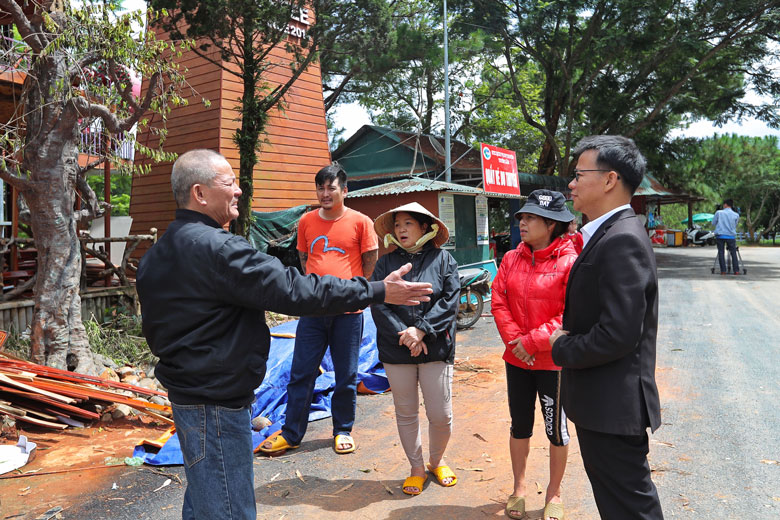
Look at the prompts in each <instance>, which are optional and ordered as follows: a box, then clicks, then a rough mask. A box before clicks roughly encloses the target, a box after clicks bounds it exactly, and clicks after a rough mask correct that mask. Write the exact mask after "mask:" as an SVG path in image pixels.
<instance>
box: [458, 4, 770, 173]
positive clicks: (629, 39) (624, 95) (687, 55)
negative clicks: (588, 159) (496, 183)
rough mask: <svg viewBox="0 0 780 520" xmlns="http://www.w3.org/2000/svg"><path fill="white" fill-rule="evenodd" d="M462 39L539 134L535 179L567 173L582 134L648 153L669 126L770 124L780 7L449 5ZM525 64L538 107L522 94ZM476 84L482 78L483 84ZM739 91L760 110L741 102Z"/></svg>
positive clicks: (531, 96)
mask: <svg viewBox="0 0 780 520" xmlns="http://www.w3.org/2000/svg"><path fill="white" fill-rule="evenodd" d="M452 5H453V8H454V9H457V10H458V13H459V18H458V20H459V22H460V23H459V24H456V25H455V29H456V31H457V32H459V33H460V34H461V35H463V34H471V33H473V32H474V31H475V30H479V31H480V32H481V33H483V34H484V35H486V39H485V42H486V47H485V49H486V52H485V53H484V60H485V62H486V63H489V64H491V65H492V67H493V68H494V70H495V72H496V79H498V78H500V79H501V80H502V81H506V82H507V83H508V84H509V85H510V87H511V97H512V98H513V101H514V104H515V106H516V107H520V108H521V112H522V115H523V117H522V119H523V120H524V121H525V123H527V124H528V125H530V126H532V127H534V128H535V129H536V130H538V131H539V132H541V133H543V134H544V136H545V142H544V146H543V147H542V148H541V153H540V154H539V161H538V172H539V173H546V174H552V173H554V172H555V171H557V172H559V173H560V172H565V171H566V170H567V169H568V167H569V159H570V151H571V147H572V146H573V144H574V143H576V141H577V140H578V139H579V138H580V137H582V136H584V135H588V134H607V133H611V134H622V135H627V136H629V137H634V138H635V139H636V141H637V143H638V144H639V145H640V148H642V149H643V150H646V151H647V152H648V155H649V156H650V164H651V169H653V171H655V168H652V167H654V166H655V165H657V164H658V163H661V162H663V158H659V157H657V156H655V154H654V153H653V152H654V151H655V150H657V149H658V148H660V146H661V144H662V143H663V142H664V141H665V139H666V136H667V135H668V133H669V131H670V130H671V129H672V128H675V127H677V126H678V125H679V124H681V123H684V122H685V121H688V120H695V119H698V118H708V119H713V120H715V121H717V122H725V121H728V120H732V119H738V118H741V117H746V116H753V117H757V118H759V119H761V120H763V121H766V122H767V123H769V124H770V125H774V126H777V125H780V111H779V110H778V102H777V101H778V98H780V80H779V79H778V78H777V77H776V75H773V74H772V73H771V70H769V69H768V68H767V67H766V66H764V65H762V62H763V60H764V59H771V58H772V57H773V50H772V49H773V47H772V45H771V43H772V41H773V40H776V38H777V34H778V30H780V17H778V16H777V10H778V6H780V2H778V1H777V0H773V1H768V2H723V1H722V0H704V1H700V2H679V1H675V0H661V1H657V2H636V1H634V0H611V1H601V0H599V1H594V0H576V1H570V2H535V1H528V0H454V1H453V2H452ZM528 64H533V65H534V67H535V69H536V70H537V71H538V74H539V75H540V81H539V82H538V83H540V84H541V85H543V89H542V91H541V94H542V98H541V100H539V101H537V99H535V97H534V96H535V95H536V94H537V91H535V90H531V91H530V92H529V91H528V90H527V89H526V88H525V84H526V82H525V81H524V79H523V77H522V75H523V74H525V73H527V68H526V67H527V66H528ZM483 80H485V78H483ZM748 86H752V87H753V88H755V89H756V90H758V91H759V92H761V93H762V94H764V95H766V96H769V97H770V101H769V102H768V103H762V104H755V105H754V104H750V103H748V102H746V101H744V94H745V92H746V89H747V88H748Z"/></svg>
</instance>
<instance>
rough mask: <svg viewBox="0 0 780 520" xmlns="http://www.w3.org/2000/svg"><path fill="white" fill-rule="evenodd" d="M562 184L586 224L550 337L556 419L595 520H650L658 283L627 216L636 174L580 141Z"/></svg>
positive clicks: (653, 508)
mask: <svg viewBox="0 0 780 520" xmlns="http://www.w3.org/2000/svg"><path fill="white" fill-rule="evenodd" d="M574 156H575V157H576V158H577V159H576V160H577V164H576V169H575V170H574V179H572V181H571V182H570V183H569V189H571V196H572V199H573V201H574V209H575V210H576V211H580V212H582V213H583V214H584V215H585V216H587V217H588V223H587V224H585V225H584V226H583V227H582V230H581V231H582V236H583V241H584V243H585V246H584V248H583V250H582V253H580V255H579V256H578V257H577V261H576V262H575V263H574V266H573V267H572V268H571V273H570V275H569V283H568V285H567V287H566V306H565V310H564V312H563V326H562V329H558V330H556V331H555V332H553V334H552V335H551V336H550V345H552V359H553V361H554V362H555V364H557V365H559V366H561V367H563V374H562V375H563V381H562V398H563V409H564V411H565V412H566V415H567V416H568V418H569V420H571V421H572V422H573V423H574V424H575V426H576V428H577V438H578V441H579V444H580V455H581V456H582V461H583V464H584V466H585V471H586V472H587V474H588V479H589V480H590V483H591V487H592V488H593V495H594V497H595V499H596V505H597V507H598V509H599V513H600V515H601V518H603V519H605V520H630V519H642V520H650V519H652V520H660V519H662V518H663V512H662V510H661V503H660V500H659V499H658V491H657V490H656V487H655V484H653V481H652V479H651V474H650V465H649V464H648V462H647V453H648V451H649V440H648V436H647V428H648V427H649V428H651V429H652V430H653V431H655V430H656V429H658V427H659V426H660V425H661V405H660V402H659V398H658V387H657V386H656V382H655V362H656V361H655V357H656V334H657V330H658V273H657V272H656V263H655V253H654V252H653V248H652V245H651V243H650V240H649V238H648V237H647V232H646V231H645V229H644V227H643V226H642V223H641V222H640V221H639V219H638V218H637V216H636V213H634V210H633V209H632V208H631V204H630V203H631V197H632V196H633V194H634V192H635V191H636V189H637V187H638V186H639V184H640V183H641V182H642V178H643V177H644V173H645V165H646V162H645V158H644V157H643V156H642V154H641V152H640V151H639V149H638V148H637V146H636V144H634V141H632V140H631V139H628V138H626V137H621V136H613V135H600V136H591V137H586V138H584V139H582V140H581V141H580V142H579V143H578V144H577V146H576V147H575V150H574Z"/></svg>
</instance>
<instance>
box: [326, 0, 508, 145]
mask: <svg viewBox="0 0 780 520" xmlns="http://www.w3.org/2000/svg"><path fill="white" fill-rule="evenodd" d="M386 3H387V4H388V7H389V8H390V9H392V14H391V16H392V20H393V22H394V23H393V27H392V31H391V32H390V33H388V36H389V37H390V42H389V43H388V44H387V45H385V46H377V47H372V48H370V49H364V50H362V51H361V54H360V55H361V56H362V55H363V54H365V53H366V52H368V53H370V54H373V55H374V56H376V59H375V60H369V61H368V62H365V63H356V62H355V67H354V68H353V69H352V72H350V71H348V70H346V69H345V68H344V67H339V66H337V65H339V64H338V63H336V64H334V63H331V62H328V61H323V78H324V83H325V85H324V89H325V90H326V92H331V93H332V94H331V95H329V97H328V98H327V99H328V100H330V99H331V97H332V96H335V95H339V96H340V97H339V98H338V99H339V101H357V102H359V103H360V105H361V106H363V107H364V108H365V109H367V110H368V112H369V114H370V115H371V118H372V121H373V123H375V124H378V125H381V126H388V127H391V128H396V129H400V130H406V131H411V132H415V131H420V132H423V133H432V134H438V135H441V134H443V133H444V130H443V123H444V121H443V120H442V118H441V117H440V115H441V111H442V108H443V106H444V97H443V92H444V70H443V67H444V49H443V43H444V33H443V22H442V5H441V2H429V1H425V0H402V1H397V2H386ZM450 18H451V17H450ZM450 23H452V22H450ZM483 47H484V44H483V41H482V35H481V34H480V33H478V32H475V33H473V34H469V35H465V36H464V37H462V38H460V39H459V40H457V41H456V40H454V39H452V38H451V39H450V42H449V49H448V50H449V53H448V54H449V56H448V59H449V81H450V98H449V103H450V119H451V121H450V128H451V132H452V136H453V137H455V138H460V139H465V140H467V141H470V140H471V139H472V138H473V136H474V133H473V131H472V130H471V125H470V120H471V118H472V117H473V115H474V113H475V111H476V110H478V109H479V107H480V106H481V105H482V104H484V103H486V102H487V101H488V100H489V99H490V97H491V96H492V95H493V93H494V91H493V89H490V88H487V89H484V88H483V89H481V90H480V92H477V90H478V89H479V88H480V85H481V82H480V81H479V76H480V74H481V73H482V63H481V53H482V51H483ZM331 79H333V80H335V81H331ZM331 82H332V83H333V84H332V85H331V84H330V83H331Z"/></svg>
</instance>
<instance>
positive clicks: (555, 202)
mask: <svg viewBox="0 0 780 520" xmlns="http://www.w3.org/2000/svg"><path fill="white" fill-rule="evenodd" d="M523 213H531V214H533V215H539V216H540V217H544V218H549V219H550V220H555V221H558V222H571V221H572V220H574V215H573V214H572V213H571V211H569V208H567V207H566V197H564V196H563V193H560V192H558V191H553V190H534V191H532V192H531V193H530V195H528V200H527V201H526V202H525V205H524V206H523V207H522V208H520V211H518V212H517V213H515V218H516V219H518V220H519V219H520V215H521V214H523Z"/></svg>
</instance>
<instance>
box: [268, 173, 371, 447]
mask: <svg viewBox="0 0 780 520" xmlns="http://www.w3.org/2000/svg"><path fill="white" fill-rule="evenodd" d="M314 183H315V184H316V186H317V199H318V200H319V203H320V208H319V209H315V210H313V211H310V212H308V213H306V214H305V215H304V216H303V217H301V220H300V222H299V223H298V255H299V256H300V259H301V267H302V268H303V272H304V273H306V274H310V273H314V274H318V275H320V276H322V275H332V276H337V277H339V278H346V279H349V278H352V277H355V276H363V277H366V278H369V277H370V276H371V274H372V273H373V272H374V266H375V265H376V261H377V253H378V248H379V245H378V242H377V237H376V233H375V232H374V223H373V222H372V221H371V219H370V218H368V217H367V216H365V215H363V214H362V213H360V212H358V211H355V210H353V209H350V208H348V207H346V206H345V205H344V198H345V197H346V195H347V174H346V172H345V171H344V169H343V168H342V167H341V166H340V165H339V164H338V163H335V162H334V163H333V164H331V165H329V166H326V167H325V168H322V169H321V170H320V171H319V172H317V175H316V176H315V178H314ZM362 338H363V315H362V313H360V312H358V313H352V314H340V315H336V316H321V317H308V316H303V317H301V319H300V321H299V322H298V329H297V331H296V334H295V351H294V353H293V360H292V366H291V368H290V382H289V384H288V385H287V412H286V416H285V420H284V426H283V427H282V431H281V432H280V433H278V434H274V435H272V436H271V437H269V438H268V439H266V440H265V441H264V442H263V444H262V445H261V446H260V451H262V452H265V453H279V452H282V451H285V450H287V449H291V448H297V447H298V446H299V445H300V443H301V440H302V439H303V436H304V434H305V433H306V427H307V426H308V421H309V408H310V407H311V400H312V394H313V391H314V381H315V379H317V376H318V375H319V374H320V372H319V368H320V363H321V362H322V358H323V356H324V355H325V352H326V350H327V349H328V346H329V345H330V355H331V358H332V359H333V368H334V371H335V375H336V386H335V388H334V390H333V393H332V394H331V410H332V415H333V436H334V446H333V448H334V450H335V451H336V453H340V454H343V453H351V452H353V451H355V447H356V444H355V441H354V440H353V439H352V425H353V424H354V422H355V405H356V394H357V369H358V353H359V350H360V343H361V340H362Z"/></svg>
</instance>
